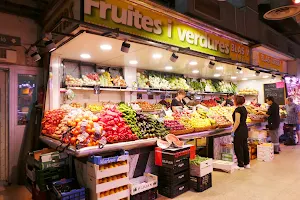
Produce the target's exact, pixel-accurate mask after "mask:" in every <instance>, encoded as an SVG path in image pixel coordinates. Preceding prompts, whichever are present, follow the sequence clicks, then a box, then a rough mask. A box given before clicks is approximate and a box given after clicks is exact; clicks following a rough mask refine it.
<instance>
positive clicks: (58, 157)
mask: <svg viewBox="0 0 300 200" xmlns="http://www.w3.org/2000/svg"><path fill="white" fill-rule="evenodd" d="M34 155H36V156H38V157H36V158H38V159H39V160H36V158H34ZM26 162H27V164H28V165H30V166H35V167H37V168H38V169H48V168H56V167H63V166H64V165H67V164H68V154H66V153H64V152H62V153H59V152H58V151H51V150H50V151H49V150H48V149H43V150H39V151H34V152H30V153H29V155H28V156H27V161H26Z"/></svg>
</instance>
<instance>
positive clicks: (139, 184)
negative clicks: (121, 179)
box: [129, 173, 158, 195]
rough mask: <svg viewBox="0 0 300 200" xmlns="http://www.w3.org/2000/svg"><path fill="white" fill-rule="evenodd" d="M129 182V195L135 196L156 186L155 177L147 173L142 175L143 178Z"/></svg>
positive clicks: (156, 180)
mask: <svg viewBox="0 0 300 200" xmlns="http://www.w3.org/2000/svg"><path fill="white" fill-rule="evenodd" d="M129 182H130V184H129V188H130V195H136V194H138V193H142V192H144V191H147V190H150V189H152V188H156V187H157V186H158V178H157V176H155V175H153V174H149V173H144V176H140V177H137V178H134V179H131V180H130V181H129Z"/></svg>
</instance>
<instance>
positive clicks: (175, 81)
mask: <svg viewBox="0 0 300 200" xmlns="http://www.w3.org/2000/svg"><path fill="white" fill-rule="evenodd" d="M169 83H170V88H171V89H174V90H178V89H183V90H189V89H190V86H189V85H188V84H187V81H186V80H185V79H183V78H179V77H172V78H170V79H169Z"/></svg>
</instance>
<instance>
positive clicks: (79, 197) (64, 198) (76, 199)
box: [53, 178, 87, 200]
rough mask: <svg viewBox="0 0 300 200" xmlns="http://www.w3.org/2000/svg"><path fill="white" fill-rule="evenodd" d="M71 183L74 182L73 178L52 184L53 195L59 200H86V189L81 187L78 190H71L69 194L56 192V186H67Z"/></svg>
mask: <svg viewBox="0 0 300 200" xmlns="http://www.w3.org/2000/svg"><path fill="white" fill-rule="evenodd" d="M72 182H75V180H74V179H73V178H72V179H65V180H61V181H56V182H53V190H54V192H55V194H56V195H57V198H58V199H60V200H86V199H87V198H86V189H85V188H84V187H82V188H80V189H73V190H71V191H70V192H62V193H60V192H59V191H58V190H57V186H60V185H65V184H69V183H72Z"/></svg>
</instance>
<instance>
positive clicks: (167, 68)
mask: <svg viewBox="0 0 300 200" xmlns="http://www.w3.org/2000/svg"><path fill="white" fill-rule="evenodd" d="M165 69H166V70H172V69H173V67H172V66H166V67H165Z"/></svg>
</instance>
